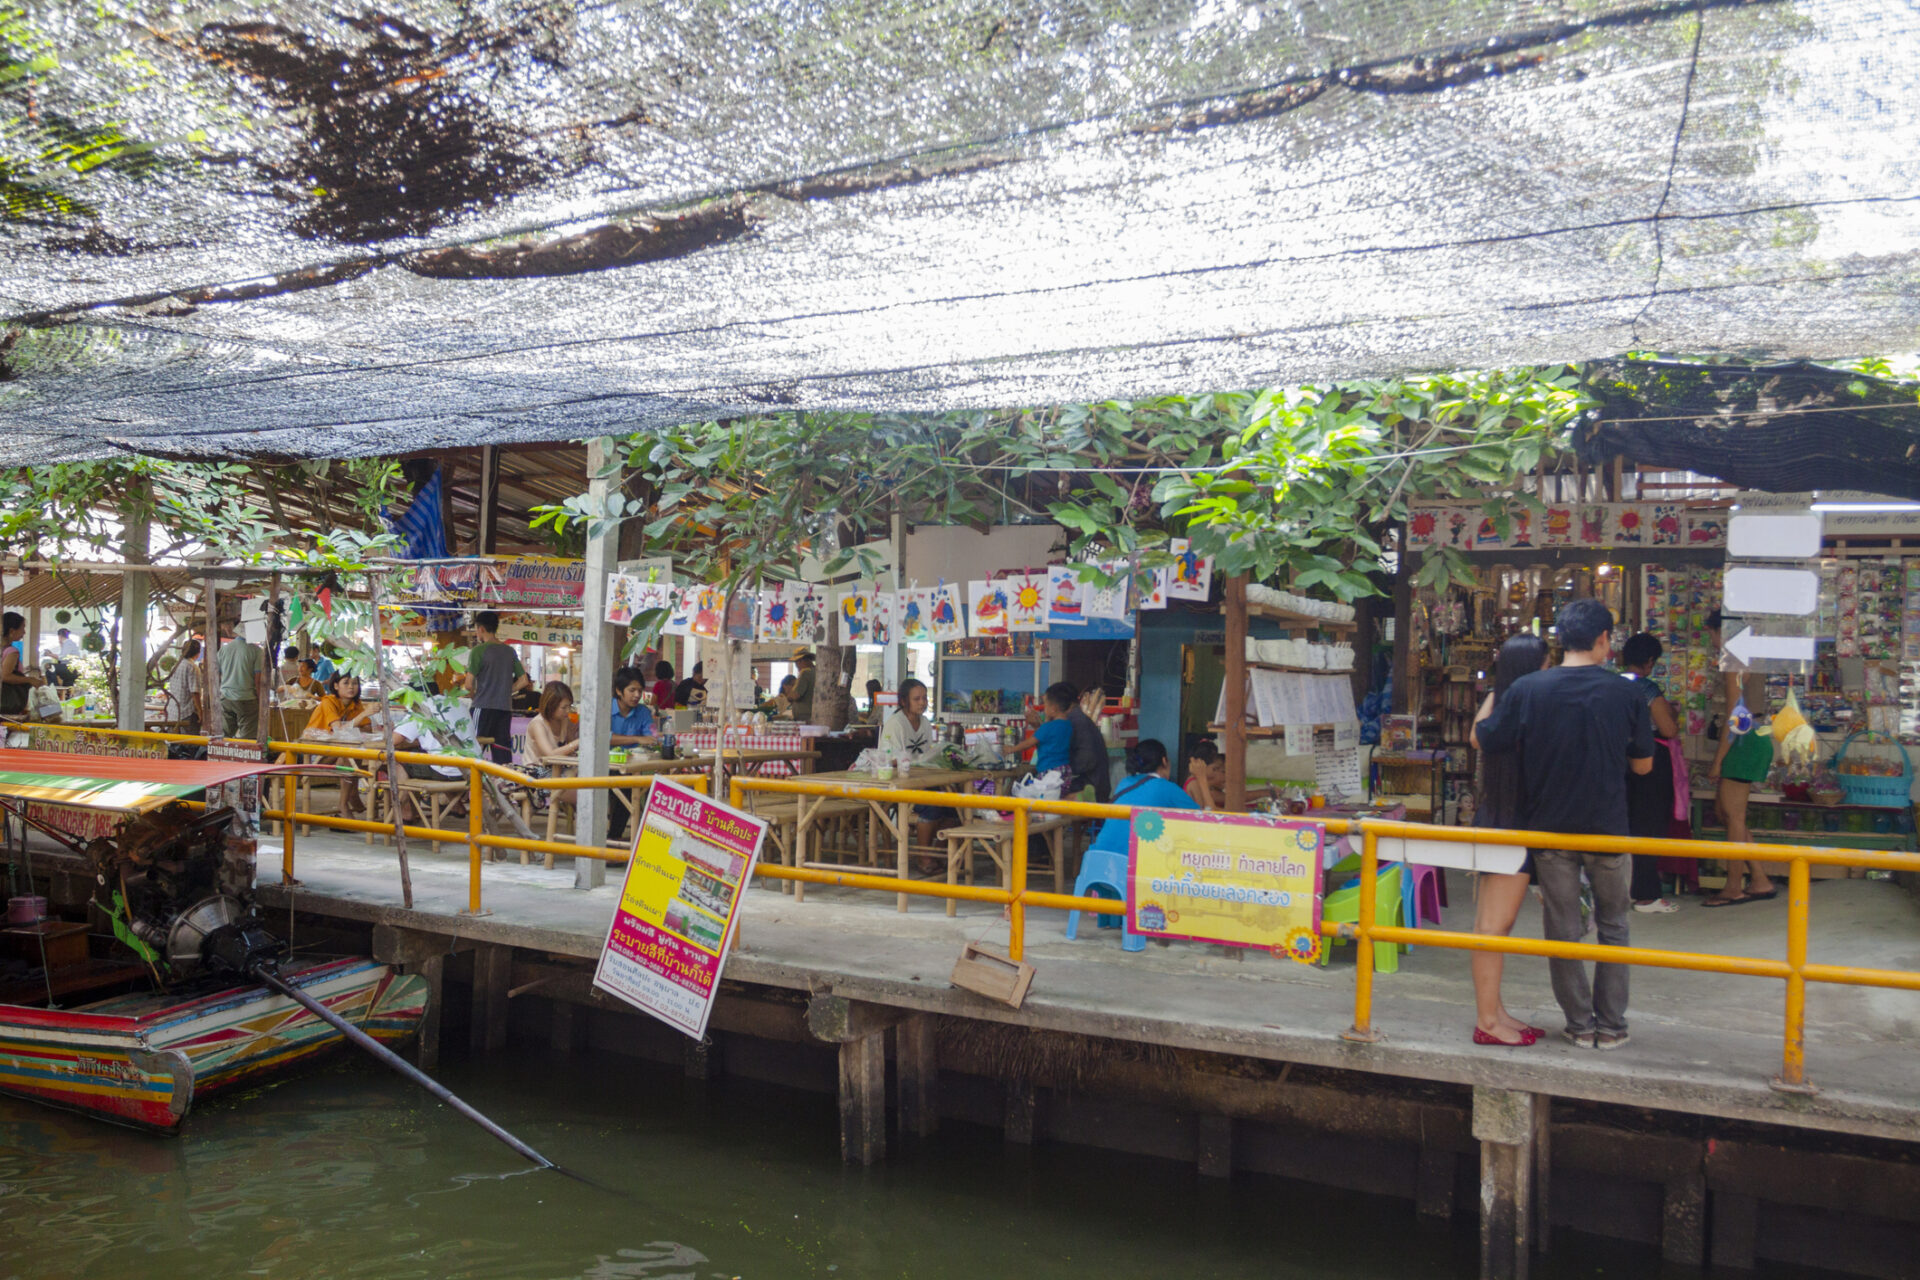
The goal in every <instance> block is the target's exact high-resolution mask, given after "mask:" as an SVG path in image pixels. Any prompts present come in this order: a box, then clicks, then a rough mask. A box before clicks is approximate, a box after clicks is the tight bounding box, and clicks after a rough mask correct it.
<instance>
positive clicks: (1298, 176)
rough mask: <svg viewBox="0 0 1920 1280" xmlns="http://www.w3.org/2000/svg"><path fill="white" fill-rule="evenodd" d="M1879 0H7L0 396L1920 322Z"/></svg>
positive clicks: (940, 392)
mask: <svg viewBox="0 0 1920 1280" xmlns="http://www.w3.org/2000/svg"><path fill="white" fill-rule="evenodd" d="M1917 36H1920V12H1916V11H1915V10H1914V9H1913V8H1912V7H1911V6H1909V5H1908V4H1906V3H1902V2H1899V0H1773V2H1759V3H1747V2H1738V0H1718V2H1716V0H1703V2H1701V3H1676V4H1641V5H1630V4H1621V3H1611V2H1607V0H1562V2H1560V3H1535V2H1531V0H1509V2H1505V3H1496V2H1494V0H1293V2H1291V3H1275V2H1266V0H1261V2H1250V0H1198V2H1189V3H1172V2H1149V0H1111V2H1108V3H1099V4H1094V3H1082V4H1020V3H1001V4H976V3H964V2H954V3H934V2H932V0H920V2H912V0H891V2H889V0H863V2H860V3H834V2H832V0H824V2H822V0H813V2H811V3H804V4H803V3H783V2H781V0H682V2H680V3H645V2H641V0H632V2H627V3H622V2H619V0H610V2H608V3H597V4H592V3H584V2H582V0H464V2H462V3H451V2H449V3H434V2H428V0H387V3H385V4H384V5H382V6H380V7H378V8H364V9H363V8H356V7H354V6H352V5H345V6H342V5H337V4H331V3H330V4H327V5H317V4H301V3H275V4H272V5H261V6H257V7H250V6H242V5H237V4H228V3H219V2H214V3H206V2H202V3H196V4H192V5H177V4H164V5H163V4H145V3H139V2H137V0H134V2H128V0H108V3H106V4H104V5H100V6H94V5H73V4H67V3H29V4H27V5H26V7H25V9H24V10H23V11H21V12H20V13H19V14H16V15H14V16H13V17H7V16H5V15H0V38H4V40H5V41H6V42H7V48H8V49H10V51H11V53H10V56H11V58H12V65H13V68H14V70H13V71H12V72H11V73H9V76H8V77H7V78H4V79H0V97H4V99H5V102H6V111H7V114H8V115H9V117H10V127H9V128H8V130H6V131H5V133H4V134H3V135H0V140H4V145H5V149H6V154H4V155H3V156H0V159H4V160H5V164H6V172H5V173H4V174H0V179H4V182H0V190H4V192H5V195H6V203H7V210H8V213H7V220H6V223H5V227H4V230H5V236H4V238H3V239H0V272H4V282H0V295H4V296H0V308H4V310H5V311H6V313H7V316H8V319H7V325H6V333H5V336H4V338H3V339H0V341H3V342H4V344H5V349H4V351H0V358H4V362H5V363H4V367H3V368H0V378H5V379H6V380H5V381H4V382H0V438H4V450H5V453H6V455H7V456H8V457H10V458H11V459H13V460H14V461H17V462H40V461H47V460H52V459H61V458H70V457H83V456H89V455H97V454H101V453H106V452H112V451H116V450H136V451H144V452H156V453H164V454H170V455H176V456H202V455H206V456H212V455H223V456H274V455H282V456H301V455H310V456H311V455H319V456H336V457H341V456H353V455H359V454H376V453H393V452H400V451H405V450H414V449H430V448H437V447H453V446H461V445H469V444H474V443H480V442H489V441H490V442H511V441H524V440H549V439H563V438H580V437H585V436H593V435H599V434H605V433H611V432H624V431H634V430H638V429H642V428H644V427H647V426H649V425H657V424H668V423H673V422H681V421H688V420H693V419H700V418H707V417H713V416H726V415H732V414H738V413H743V412H755V411H766V410H768V409H773V408H801V409H820V410H827V409H839V408H885V409H908V410H913V409H919V410H929V411H937V410H945V409H953V408H962V407H999V406H1011V405H1020V404H1038V403H1054V402H1062V401H1081V400H1094V399H1103V398H1109V397H1122V398H1125V397H1134V396H1139V395H1144V394H1151V393H1167V392H1181V391H1193V392H1203V391H1209V390H1218V389H1225V388H1235V387H1248V386H1257V385H1266V384H1275V383H1292V382H1300V381H1312V380H1324V379H1334V378H1352V377H1365V376H1375V375H1386V374H1392V373H1397V372H1403V371H1410V370H1419V369H1432V368H1464V367H1486V366H1495V365H1505V364H1516V363H1528V362H1541V361H1560V360H1573V359H1583V358H1587V357H1592V356H1598V355H1606V354H1612V353H1618V352H1623V351H1630V350H1663V351H1688V352H1708V351H1712V352H1739V353H1744V354H1746V355H1749V356H1753V357H1763V358H1788V357H1796V356H1813V357H1832V356H1844V355H1853V354H1859V353H1866V352H1890V351H1905V350H1912V349H1913V348H1914V347H1915V346H1916V345H1920V342H1917V341H1916V339H1917V337H1920V323H1917V321H1920V289H1916V287H1915V286H1916V284H1917V283H1920V256H1917V253H1920V226H1916V222H1915V218H1914V211H1915V202H1916V200H1920V57H1916V56H1915V54H1916V52H1920V40H1917V39H1916V37H1917Z"/></svg>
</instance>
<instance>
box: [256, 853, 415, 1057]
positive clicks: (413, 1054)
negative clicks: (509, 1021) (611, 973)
mask: <svg viewBox="0 0 1920 1280" xmlns="http://www.w3.org/2000/svg"><path fill="white" fill-rule="evenodd" d="M287 839H289V840H291V839H293V824H292V823H288V824H287ZM418 972H419V974H420V976H421V977H423V978H425V979H426V980H427V1014H426V1017H424V1018H422V1019H421V1020H420V1037H419V1039H418V1040H417V1041H415V1043H414V1046H413V1063H414V1065H415V1066H417V1067H419V1068H420V1069H421V1070H422V1071H431V1070H433V1069H434V1068H435V1067H437V1066H439V1065H440V1015H441V1009H442V1006H443V1004H444V1003H445V1000H444V997H445V994H446V989H447V958H446V957H445V956H431V957H429V958H428V959H426V960H423V961H421V962H420V967H419V970H418Z"/></svg>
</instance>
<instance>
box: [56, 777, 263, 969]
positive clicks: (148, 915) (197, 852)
mask: <svg viewBox="0 0 1920 1280" xmlns="http://www.w3.org/2000/svg"><path fill="white" fill-rule="evenodd" d="M233 817H234V811H233V810H232V809H230V808H219V809H209V810H206V811H205V812H196V811H194V810H192V809H189V808H187V807H186V806H185V805H180V804H173V805H168V806H166V807H165V808H161V809H156V810H153V811H151V812H149V813H143V814H140V815H139V816H137V817H135V818H134V819H132V820H131V821H129V822H127V823H126V824H125V825H123V826H122V827H120V829H119V830H118V831H116V832H114V833H113V834H111V835H107V836H100V837H97V838H95V839H93V840H90V841H88V843H87V846H86V852H87V857H88V860H89V862H90V863H91V864H92V868H93V873H94V898H95V900H96V902H97V903H98V904H99V906H100V909H101V910H102V911H103V912H104V913H105V914H106V915H107V916H108V918H109V919H110V920H111V921H112V923H113V927H114V932H115V933H116V934H118V935H119V936H120V938H121V940H122V941H123V942H126V943H127V945H128V946H130V947H132V948H133V949H134V950H135V951H139V952H141V954H142V958H144V959H148V960H153V961H156V962H159V961H164V962H165V965H166V970H167V973H168V975H169V976H170V977H172V978H188V977H192V976H194V975H195V974H197V973H199V972H201V971H202V970H203V969H204V968H205V967H206V966H207V965H208V964H209V962H210V961H212V959H213V957H214V956H215V955H216V954H218V955H220V956H221V957H222V959H223V962H224V961H226V960H229V959H239V960H241V961H242V962H246V961H247V959H248V957H250V956H251V957H253V959H255V960H257V959H259V958H262V956H263V955H264V954H265V949H266V948H267V946H268V944H269V943H271V950H272V953H273V954H274V955H277V954H278V953H279V948H280V944H279V942H278V941H277V940H276V939H273V937H272V935H271V934H268V933H267V931H266V930H265V929H264V928H263V927H262V926H261V925H260V924H259V922H258V920H257V919H255V917H254V916H253V912H252V907H251V905H250V904H251V902H252V898H253V863H254V849H255V843H254V841H253V840H252V839H250V838H246V837H245V836H242V835H239V834H237V833H236V832H235V831H234V829H233V828H234V826H235V825H236V824H234V823H233V822H232V819H233ZM236 971H237V972H244V971H245V969H244V964H243V965H242V966H240V967H237V968H236Z"/></svg>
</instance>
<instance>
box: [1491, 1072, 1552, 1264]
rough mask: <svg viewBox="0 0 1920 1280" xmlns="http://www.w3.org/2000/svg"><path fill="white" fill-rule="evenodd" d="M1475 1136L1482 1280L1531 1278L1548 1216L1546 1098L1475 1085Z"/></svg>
mask: <svg viewBox="0 0 1920 1280" xmlns="http://www.w3.org/2000/svg"><path fill="white" fill-rule="evenodd" d="M1473 1136H1474V1137H1475V1138H1477V1139H1479V1140H1480V1275H1481V1278H1482V1280H1527V1268H1528V1264H1529V1261H1530V1255H1531V1254H1532V1252H1533V1250H1534V1249H1535V1248H1536V1247H1538V1246H1540V1245H1542V1243H1543V1236H1542V1233H1541V1232H1540V1231H1539V1223H1540V1222H1541V1221H1543V1220H1544V1219H1545V1217H1546V1202H1547V1194H1546V1193H1547V1186H1546V1177H1545V1173H1546V1168H1547V1154H1548V1144H1547V1098H1546V1095H1544V1094H1538V1093H1528V1092H1526V1091H1524V1090H1519V1089H1494V1088H1489V1087H1487V1086H1484V1085H1479V1086H1475V1088H1474V1090H1473Z"/></svg>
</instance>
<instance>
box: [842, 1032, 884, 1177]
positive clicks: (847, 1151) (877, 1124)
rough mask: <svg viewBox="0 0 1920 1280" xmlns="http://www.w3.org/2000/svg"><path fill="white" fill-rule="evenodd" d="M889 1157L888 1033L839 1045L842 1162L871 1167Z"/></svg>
mask: <svg viewBox="0 0 1920 1280" xmlns="http://www.w3.org/2000/svg"><path fill="white" fill-rule="evenodd" d="M886 1156H887V1033H886V1032H885V1031H874V1032H870V1033H868V1034H867V1035H864V1036H858V1037H855V1038H854V1039H851V1040H847V1041H844V1042H842V1043H841V1045H840V1158H841V1159H842V1160H845V1161H846V1162H847V1163H848V1164H872V1163H874V1162H875V1161H876V1160H884V1159H886Z"/></svg>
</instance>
